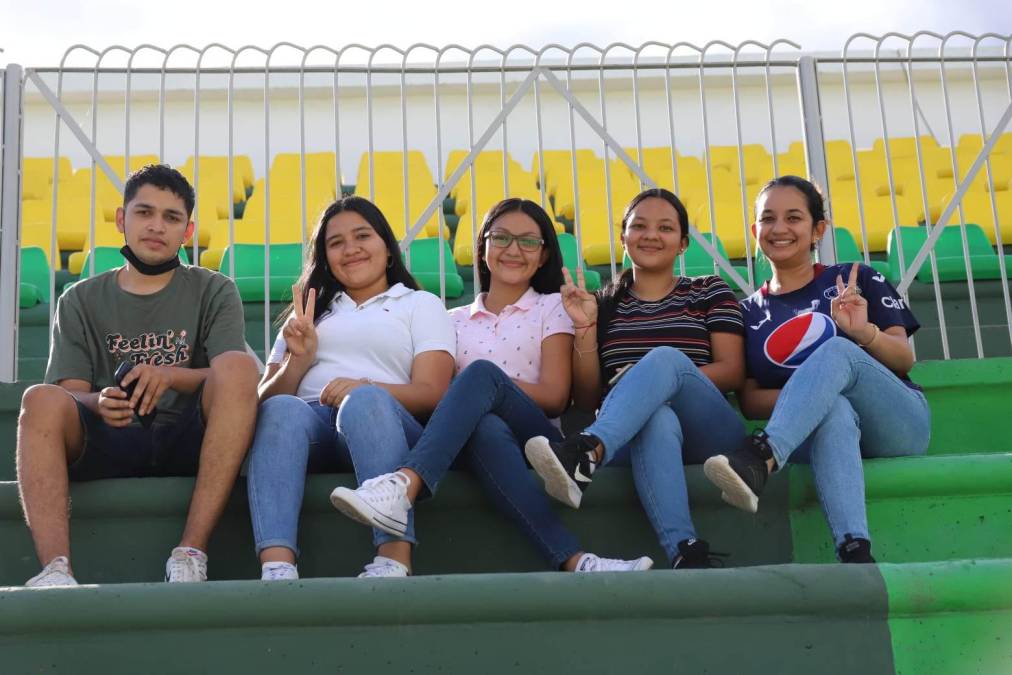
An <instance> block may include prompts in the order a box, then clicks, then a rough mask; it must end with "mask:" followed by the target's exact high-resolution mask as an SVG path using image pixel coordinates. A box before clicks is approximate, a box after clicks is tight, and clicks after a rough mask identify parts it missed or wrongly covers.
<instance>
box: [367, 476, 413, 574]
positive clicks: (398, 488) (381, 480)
mask: <svg viewBox="0 0 1012 675" xmlns="http://www.w3.org/2000/svg"><path fill="white" fill-rule="evenodd" d="M410 483H411V481H410V480H409V479H408V477H407V476H405V475H404V474H403V473H401V472H400V471H397V472H395V473H392V474H388V475H385V476H377V477H376V478H370V479H369V480H366V481H362V486H361V488H360V489H366V490H370V491H371V492H373V493H375V494H376V496H377V497H379V498H380V499H386V500H389V499H397V498H398V497H400V496H401V495H402V494H404V490H406V489H407V487H408V485H409V484H410ZM370 564H371V563H370Z"/></svg>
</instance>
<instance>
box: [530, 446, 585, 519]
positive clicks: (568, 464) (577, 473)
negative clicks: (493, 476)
mask: <svg viewBox="0 0 1012 675" xmlns="http://www.w3.org/2000/svg"><path fill="white" fill-rule="evenodd" d="M600 442H601V441H599V440H598V439H597V437H596V436H593V435H592V434H577V435H575V436H570V437H569V438H567V439H565V440H563V441H562V442H561V443H552V442H551V441H549V440H548V439H547V438H545V437H544V436H535V437H534V438H532V439H531V440H529V441H527V444H526V445H525V446H524V455H526V456H527V461H528V462H530V465H531V466H532V467H533V468H534V470H535V471H536V472H537V474H538V475H539V476H541V479H542V480H544V481H545V492H547V493H548V494H550V495H551V496H552V497H555V498H556V499H558V500H559V501H560V502H562V503H563V504H566V505H567V506H571V507H573V508H574V509H578V508H580V500H582V499H583V491H584V490H586V489H587V486H588V485H590V481H591V477H592V476H593V475H594V471H595V470H596V469H597V462H596V461H595V460H594V448H596V447H597V446H598V444H599V443H600Z"/></svg>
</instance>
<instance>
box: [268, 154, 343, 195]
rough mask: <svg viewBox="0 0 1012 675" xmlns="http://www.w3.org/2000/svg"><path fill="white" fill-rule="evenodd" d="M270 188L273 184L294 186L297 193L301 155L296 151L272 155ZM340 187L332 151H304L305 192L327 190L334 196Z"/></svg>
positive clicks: (300, 186)
mask: <svg viewBox="0 0 1012 675" xmlns="http://www.w3.org/2000/svg"><path fill="white" fill-rule="evenodd" d="M270 178H271V189H272V190H273V189H274V184H275V183H278V184H283V185H284V186H285V187H286V188H288V187H290V186H294V187H295V191H296V193H297V194H301V190H302V155H300V154H299V153H297V152H283V153H279V154H277V155H275V156H274V161H273V162H272V163H271V170H270ZM339 187H340V182H339V180H338V177H337V163H336V155H334V153H333V152H307V153H306V189H307V192H312V193H320V192H329V193H330V195H331V197H334V196H335V195H336V194H337V192H338V189H339Z"/></svg>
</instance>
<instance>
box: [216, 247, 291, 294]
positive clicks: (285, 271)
mask: <svg viewBox="0 0 1012 675" xmlns="http://www.w3.org/2000/svg"><path fill="white" fill-rule="evenodd" d="M233 254H234V255H235V275H234V276H233V277H232V278H233V280H234V281H235V285H236V287H237V288H238V289H239V296H240V297H241V298H242V300H243V302H263V300H264V259H265V254H266V247H265V246H264V245H263V244H232V246H229V247H228V248H227V249H225V253H224V255H223V256H222V258H221V268H220V271H221V273H222V274H224V275H226V276H231V274H230V270H229V266H230V265H231V259H232V256H233ZM270 256H271V257H270V261H271V265H270V267H271V279H270V285H269V294H270V300H271V301H274V302H281V301H288V302H290V301H291V299H292V284H294V283H295V282H296V281H297V280H298V278H299V276H300V275H301V274H302V244H301V243H297V244H271V249H270Z"/></svg>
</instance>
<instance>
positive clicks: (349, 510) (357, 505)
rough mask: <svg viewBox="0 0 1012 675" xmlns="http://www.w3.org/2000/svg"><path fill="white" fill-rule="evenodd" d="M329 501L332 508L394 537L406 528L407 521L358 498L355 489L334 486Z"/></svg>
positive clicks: (405, 530) (403, 532) (400, 535)
mask: <svg viewBox="0 0 1012 675" xmlns="http://www.w3.org/2000/svg"><path fill="white" fill-rule="evenodd" d="M330 503H331V504H333V505H334V508H335V509H337V510H338V511H340V512H341V513H343V514H344V515H346V516H348V517H349V518H351V519H352V520H354V521H356V522H359V523H362V524H363V525H368V526H369V527H375V528H377V529H380V530H383V531H384V532H386V533H387V534H390V535H393V536H395V537H403V536H404V534H405V532H407V530H408V526H407V523H403V522H400V521H398V520H394V519H393V518H390V517H388V516H386V515H384V514H382V513H380V512H379V511H377V510H376V509H374V508H373V507H372V506H371V505H370V504H368V503H367V502H366V501H364V500H363V499H362V498H360V497H359V496H358V495H357V494H355V491H354V490H352V489H349V488H346V487H339V488H334V491H333V492H331V493H330Z"/></svg>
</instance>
